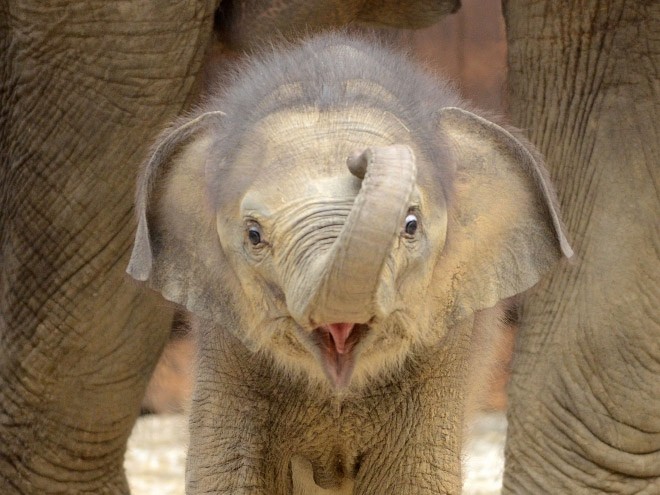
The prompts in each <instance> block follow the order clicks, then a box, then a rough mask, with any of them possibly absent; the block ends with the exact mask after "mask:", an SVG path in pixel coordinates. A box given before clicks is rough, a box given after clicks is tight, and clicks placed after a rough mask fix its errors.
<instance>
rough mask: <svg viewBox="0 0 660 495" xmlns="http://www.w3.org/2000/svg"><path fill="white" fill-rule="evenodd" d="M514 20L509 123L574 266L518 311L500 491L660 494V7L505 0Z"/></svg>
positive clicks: (538, 290) (510, 33) (508, 15)
mask: <svg viewBox="0 0 660 495" xmlns="http://www.w3.org/2000/svg"><path fill="white" fill-rule="evenodd" d="M505 17H506V19H507V28H508V37H509V86H510V89H511V94H512V102H513V106H512V111H513V112H512V113H513V116H514V120H515V123H516V124H517V125H519V126H521V127H522V128H526V129H531V130H532V140H533V141H534V142H535V143H536V144H537V145H538V146H539V147H540V148H541V150H542V152H543V153H544V154H545V155H546V157H547V161H548V168H549V169H550V172H551V175H552V176H553V179H554V182H555V184H556V185H557V189H558V191H559V196H560V202H561V203H562V205H561V206H562V209H563V213H564V218H565V220H566V223H567V227H568V230H569V233H570V235H571V237H572V238H573V241H574V244H573V245H574V247H575V251H576V253H577V257H576V260H575V261H574V262H573V263H572V264H566V265H565V266H563V267H562V269H561V270H558V271H557V272H556V273H554V274H553V275H552V277H550V278H549V279H547V280H545V281H544V282H543V283H542V284H540V286H539V287H537V288H536V290H534V292H533V294H531V295H530V297H529V298H528V299H527V300H526V302H525V304H524V307H523V310H522V318H523V325H522V328H521V330H520V333H519V338H518V349H517V353H516V357H515V363H514V370H513V376H512V382H511V386H510V410H509V425H510V428H509V432H510V433H509V438H508V441H507V448H506V460H507V468H506V474H505V480H504V485H505V492H507V493H605V492H607V493H656V492H657V489H658V486H659V485H660V416H659V415H658V411H660V386H659V384H658V376H660V326H659V324H660V315H659V314H658V308H659V306H658V300H659V299H660V293H659V282H660V273H659V272H658V269H659V265H658V249H659V247H660V239H659V237H658V228H657V219H658V205H659V199H658V161H659V160H660V150H659V149H658V133H659V130H660V129H659V127H658V122H660V115H659V112H658V108H659V103H658V94H657V70H658V62H659V59H658V54H659V53H660V45H659V44H658V37H657V35H656V33H657V28H658V19H660V4H658V3H657V2H623V1H611V2H597V1H591V2H587V1H583V2H577V1H575V2H550V1H546V2H513V1H510V2H505ZM653 487H655V488H653Z"/></svg>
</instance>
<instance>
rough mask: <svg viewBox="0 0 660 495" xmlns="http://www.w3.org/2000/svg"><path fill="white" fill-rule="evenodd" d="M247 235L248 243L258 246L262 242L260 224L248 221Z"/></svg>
mask: <svg viewBox="0 0 660 495" xmlns="http://www.w3.org/2000/svg"><path fill="white" fill-rule="evenodd" d="M247 236H248V240H249V241H250V244H252V245H253V246H258V245H259V244H261V242H262V237H263V236H262V232H261V225H259V224H258V223H257V222H250V223H249V225H248V228H247Z"/></svg>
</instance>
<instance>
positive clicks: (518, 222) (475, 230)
mask: <svg viewBox="0 0 660 495" xmlns="http://www.w3.org/2000/svg"><path fill="white" fill-rule="evenodd" d="M439 125H440V127H441V133H442V135H443V136H444V137H445V138H446V140H447V141H448V144H449V146H450V148H451V153H452V155H453V158H454V160H455V164H456V177H455V181H454V191H453V197H452V198H451V199H450V204H449V218H448V222H449V223H448V239H447V241H448V244H447V247H446V249H445V253H444V254H443V257H442V259H441V260H440V263H439V265H438V267H437V271H436V280H438V282H439V284H438V285H436V288H437V289H438V290H440V291H442V292H443V293H444V294H447V295H450V301H448V304H450V305H451V306H452V307H453V309H452V311H451V313H452V316H453V317H454V318H462V317H464V316H467V315H468V314H470V313H472V312H473V311H478V310H480V309H483V308H488V307H491V306H494V305H495V304H496V303H497V302H498V301H500V300H502V299H506V298H508V297H511V296H513V295H515V294H518V293H520V292H523V291H525V290H527V289H529V288H530V287H531V286H533V285H534V284H536V282H538V280H539V279H540V278H541V276H542V275H543V274H544V273H545V272H546V271H548V270H549V269H550V268H551V267H552V266H553V265H554V264H555V263H556V262H557V261H558V260H559V259H560V258H561V257H562V256H566V257H571V256H572V254H573V251H572V249H571V247H570V245H569V243H568V240H567V239H566V236H565V235H564V232H563V227H562V224H561V221H560V219H559V213H558V207H557V201H556V198H555V195H554V191H553V189H552V186H551V184H550V182H549V180H548V177H547V174H546V172H545V170H544V169H543V166H542V164H541V163H540V158H539V157H538V156H535V154H533V152H532V151H530V150H531V149H532V148H531V146H530V145H529V144H525V143H523V141H522V138H517V137H516V136H514V135H513V134H512V133H511V132H509V131H507V130H506V129H504V128H502V127H500V126H498V125H497V124H494V123H492V122H490V121H488V120H486V119H484V118H482V117H479V116H478V115H475V114H473V113H470V112H468V111H465V110H462V109H459V108H444V109H442V110H441V111H440V114H439Z"/></svg>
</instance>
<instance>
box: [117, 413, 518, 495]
mask: <svg viewBox="0 0 660 495" xmlns="http://www.w3.org/2000/svg"><path fill="white" fill-rule="evenodd" d="M505 434H506V419H505V417H504V414H503V413H491V414H482V415H480V416H479V417H478V418H477V419H476V421H475V423H474V426H473V428H472V437H471V439H470V441H469V444H468V446H467V452H466V460H465V475H464V476H465V485H464V489H463V493H464V494H469V495H492V494H498V493H499V492H500V486H501V483H502V466H503V448H504V437H505ZM185 446H186V421H185V418H184V416H166V415H153V416H144V417H142V418H140V420H139V421H138V423H137V425H136V426H135V429H134V430H133V435H132V436H131V438H130V440H129V443H128V452H127V454H126V471H127V473H128V480H129V483H130V485H131V490H132V493H133V495H183V493H184V488H183V486H184V483H183V473H184V466H185V457H186V447H185Z"/></svg>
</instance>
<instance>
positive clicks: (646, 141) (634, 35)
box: [0, 0, 660, 493]
mask: <svg viewBox="0 0 660 495" xmlns="http://www.w3.org/2000/svg"><path fill="white" fill-rule="evenodd" d="M233 3H234V4H235V5H236V6H237V8H238V10H236V11H235V12H238V11H239V10H240V9H243V11H246V10H245V8H247V6H248V3H247V2H240V1H234V2H233ZM294 3H296V2H293V0H292V1H291V2H288V3H286V4H287V5H292V4H294ZM331 3H333V2H324V3H321V2H313V3H312V2H297V4H298V6H297V9H298V11H300V12H301V13H302V14H301V15H300V16H298V15H294V14H295V12H296V9H289V10H286V11H282V10H281V6H282V5H283V4H284V2H272V4H273V7H272V8H271V6H270V3H269V2H267V1H263V2H261V3H260V4H261V5H262V6H263V8H262V10H261V13H262V14H263V15H261V16H260V19H259V20H260V22H259V23H257V27H259V29H262V31H261V32H260V33H259V35H258V36H252V35H251V33H252V32H256V29H255V28H254V27H253V28H252V31H250V30H249V29H245V28H241V26H242V25H243V26H246V25H247V24H242V23H247V22H249V21H250V20H251V19H255V14H251V15H244V16H242V17H239V18H237V16H236V14H232V15H228V16H226V18H225V19H223V21H222V32H221V37H222V38H223V39H225V41H227V42H231V43H233V44H234V46H236V47H238V46H245V47H250V46H256V45H258V44H259V43H263V42H266V41H267V39H268V38H269V37H270V36H271V35H272V34H273V32H274V29H273V30H272V31H273V32H271V30H269V29H268V26H273V27H278V29H279V30H282V29H283V28H282V26H287V25H288V24H287V23H291V24H295V22H302V23H303V25H298V26H297V27H296V28H295V30H298V29H300V30H304V29H305V24H306V23H308V22H309V20H310V19H339V20H338V21H336V22H335V23H339V22H344V20H345V19H349V20H356V21H361V20H364V21H365V22H367V21H369V22H376V23H378V24H381V25H395V26H403V27H405V24H404V23H405V22H408V18H407V16H401V15H400V9H401V7H400V6H405V7H406V9H407V11H408V12H423V11H424V10H425V8H424V7H421V6H428V5H433V4H438V3H437V2H431V1H428V2H427V1H413V0H410V1H400V2H396V3H393V2H369V3H368V5H370V6H372V10H371V11H368V10H365V9H364V8H362V7H363V6H366V5H367V2H357V1H356V2H343V1H342V2H334V4H335V5H336V8H335V11H334V14H333V15H329V12H328V11H327V10H326V11H325V12H324V16H323V17H320V16H318V17H317V16H313V15H311V16H310V15H309V12H308V11H309V7H310V5H312V4H313V5H314V6H320V5H323V6H326V5H330V4H331ZM354 3H358V4H359V5H360V8H359V9H353V13H352V14H350V15H348V16H344V14H342V12H345V11H346V6H347V5H353V4H354ZM215 4H216V2H198V3H196V4H194V3H186V4H183V3H182V2H175V3H164V2H139V3H136V4H135V5H134V6H132V7H130V8H129V7H128V6H127V4H117V3H116V2H96V3H94V2H87V3H86V4H84V5H82V4H78V5H76V4H72V3H71V2H61V4H55V3H53V2H49V7H44V2H32V3H31V4H28V3H26V2H22V3H21V6H20V7H19V6H16V5H15V4H14V3H13V2H10V1H7V0H3V1H2V2H0V57H1V58H2V67H3V69H2V74H1V78H0V81H1V82H0V108H1V109H2V111H0V150H2V151H0V160H1V162H2V163H1V164H0V184H1V185H0V246H1V248H0V249H1V251H0V267H1V270H2V275H1V277H0V397H1V400H0V446H1V447H0V452H1V455H0V488H2V491H3V493H35V492H37V493H39V492H44V491H64V490H69V491H76V490H77V491H88V492H91V493H121V492H125V491H126V490H127V488H126V482H125V479H124V475H123V471H122V466H121V465H122V458H123V449H124V447H125V443H126V438H127V436H128V433H129V431H130V428H131V426H132V424H133V421H134V419H135V416H136V415H137V411H138V409H139V403H140V399H141V395H142V393H143V390H144V386H145V384H146V381H147V379H148V376H149V374H150V371H151V369H152V367H153V365H154V363H155V362H156V359H157V355H158V351H159V349H160V348H161V347H162V345H163V343H164V341H165V340H166V338H167V334H168V322H169V320H170V309H169V308H168V307H166V306H163V304H162V303H160V302H158V301H155V300H153V299H152V298H151V296H148V295H147V294H145V293H144V292H140V291H137V290H135V288H134V287H133V286H132V285H130V284H127V283H126V281H125V280H124V276H123V271H124V267H125V265H126V262H127V260H128V252H129V249H130V244H131V241H132V237H133V232H134V223H133V215H132V213H131V208H132V197H133V188H134V176H135V171H136V170H137V167H138V164H139V162H140V161H141V160H142V158H143V156H144V155H145V153H146V147H147V146H148V143H149V142H151V140H152V139H153V138H154V136H155V135H156V134H157V132H158V129H160V128H161V127H162V126H163V125H164V123H165V122H167V121H169V120H171V118H173V117H174V116H175V115H176V114H178V113H180V112H181V110H182V109H183V108H184V107H185V106H186V105H188V103H189V102H190V101H191V99H192V97H193V95H194V93H195V84H194V82H195V78H196V77H197V76H198V74H199V73H200V68H201V66H202V63H203V52H204V47H205V46H206V43H207V41H208V40H209V38H210V37H211V36H212V34H211V33H212V16H213V10H214V9H215V7H216V5H215ZM255 4H256V2H255ZM275 5H277V8H275V7H274V6H275ZM392 5H396V8H393V7H392ZM410 5H412V8H408V6H410ZM243 6H245V8H244V7H243ZM446 7H447V8H446V10H444V11H436V12H432V13H431V14H430V16H429V17H427V18H425V21H424V22H428V23H429V24H430V23H432V22H434V21H436V20H437V18H438V17H437V16H439V15H442V14H444V13H446V12H448V11H449V10H450V9H453V8H454V7H455V5H446ZM505 7H506V8H505V18H506V19H507V31H508V38H509V44H510V50H509V60H510V62H509V63H510V66H511V67H510V71H509V87H510V89H511V97H510V101H511V104H512V117H513V119H514V122H515V123H517V124H518V125H519V126H520V127H522V128H524V129H526V130H527V131H529V132H530V133H531V137H532V139H533V141H534V142H535V143H536V145H537V146H538V147H539V148H540V149H541V150H542V151H543V153H544V154H546V155H547V157H548V167H549V169H550V172H551V174H552V175H553V177H554V179H555V181H556V182H557V184H558V186H559V187H558V188H559V193H560V201H561V203H562V207H563V211H564V213H565V216H566V220H567V225H568V228H569V231H570V233H571V237H572V239H573V241H574V242H575V246H576V248H577V257H576V259H575V261H574V262H573V264H571V265H569V266H566V267H564V268H562V270H561V271H560V272H559V273H557V275H555V276H554V277H553V278H552V279H551V281H549V282H546V283H544V286H543V287H544V289H543V290H542V291H539V292H538V293H537V294H535V295H534V297H533V298H532V299H530V300H529V301H528V302H527V303H526V305H525V315H524V318H525V320H526V321H527V323H526V324H525V325H524V329H523V331H522V332H521V336H522V338H521V339H520V341H519V343H518V355H519V356H520V357H519V358H518V359H517V360H516V362H515V363H514V377H513V383H512V388H511V397H510V401H509V403H510V404H511V405H512V406H511V410H510V414H509V420H510V430H509V431H510V433H511V436H510V439H509V442H508V445H507V474H506V476H505V491H508V492H512V493H525V492H531V493H538V492H549V493H562V492H564V493H584V492H592V493H602V491H606V490H607V487H608V486H609V484H610V483H612V484H614V483H616V486H615V489H614V491H620V492H623V493H625V492H626V490H627V491H629V492H633V493H634V492H637V491H638V490H639V489H641V488H643V487H652V486H653V484H654V483H655V484H657V483H658V476H659V471H658V469H659V468H658V466H660V462H659V461H658V458H657V457H658V454H657V452H658V451H659V450H660V446H659V445H658V444H659V442H660V441H659V440H658V432H659V431H660V425H658V415H657V411H658V410H659V409H660V405H658V402H659V401H660V399H659V395H660V391H659V390H658V387H657V386H655V384H656V383H657V379H656V377H657V376H658V373H659V372H660V370H659V369H658V368H659V364H658V363H659V362H660V357H659V354H660V351H659V350H658V337H657V335H658V333H659V332H658V321H659V320H660V318H659V317H658V313H657V311H658V309H657V308H658V305H657V304H656V301H657V300H658V277H659V275H658V264H657V254H655V253H657V251H658V249H657V246H658V236H657V228H656V226H655V225H654V224H653V223H652V222H653V220H654V219H655V218H657V216H658V213H657V212H658V199H657V190H658V188H657V172H656V171H657V163H658V161H659V155H660V153H659V151H658V147H657V143H658V140H657V135H658V129H657V126H658V124H657V122H658V121H659V120H660V119H658V111H657V105H658V98H657V66H658V62H657V56H658V55H657V54H658V53H659V52H660V50H659V49H658V45H657V43H658V41H657V37H655V33H657V32H658V28H657V26H655V25H654V23H657V19H659V18H660V14H659V13H658V7H659V5H658V3H657V2H651V1H645V2H625V3H624V2H623V1H619V0H617V1H612V2H603V1H596V0H592V1H584V2H579V3H578V2H550V1H535V2H531V1H528V2H525V1H519V2H515V3H514V2H505ZM253 12H254V11H253ZM282 12H283V15H282ZM355 12H359V15H358V17H357V18H354V19H351V17H350V16H351V15H353V16H355V15H356V14H355ZM374 13H377V16H378V17H380V18H381V20H380V21H379V20H378V19H375V20H373V21H372V19H370V17H372V16H373V15H375V14H374ZM294 19H299V20H298V21H294ZM383 19H385V20H383ZM314 22H316V21H314ZM397 23H398V24H397ZM320 27H323V26H318V25H317V26H316V27H315V29H316V28H320ZM229 33H232V34H231V35H230V34H229ZM241 37H243V38H241ZM230 40H231V41H230ZM110 54H112V56H110ZM651 184H654V185H656V187H655V188H651V187H650V185H651ZM624 212H625V214H624ZM603 219H606V220H603ZM605 275H607V278H606V277H605ZM566 293H568V296H566ZM575 301H579V304H577V303H574V302H575ZM533 315H537V316H533ZM551 315H558V316H556V317H551ZM576 349H579V352H576ZM654 452H655V453H654ZM649 490H650V491H651V492H652V491H653V490H652V489H651V488H649Z"/></svg>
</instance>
